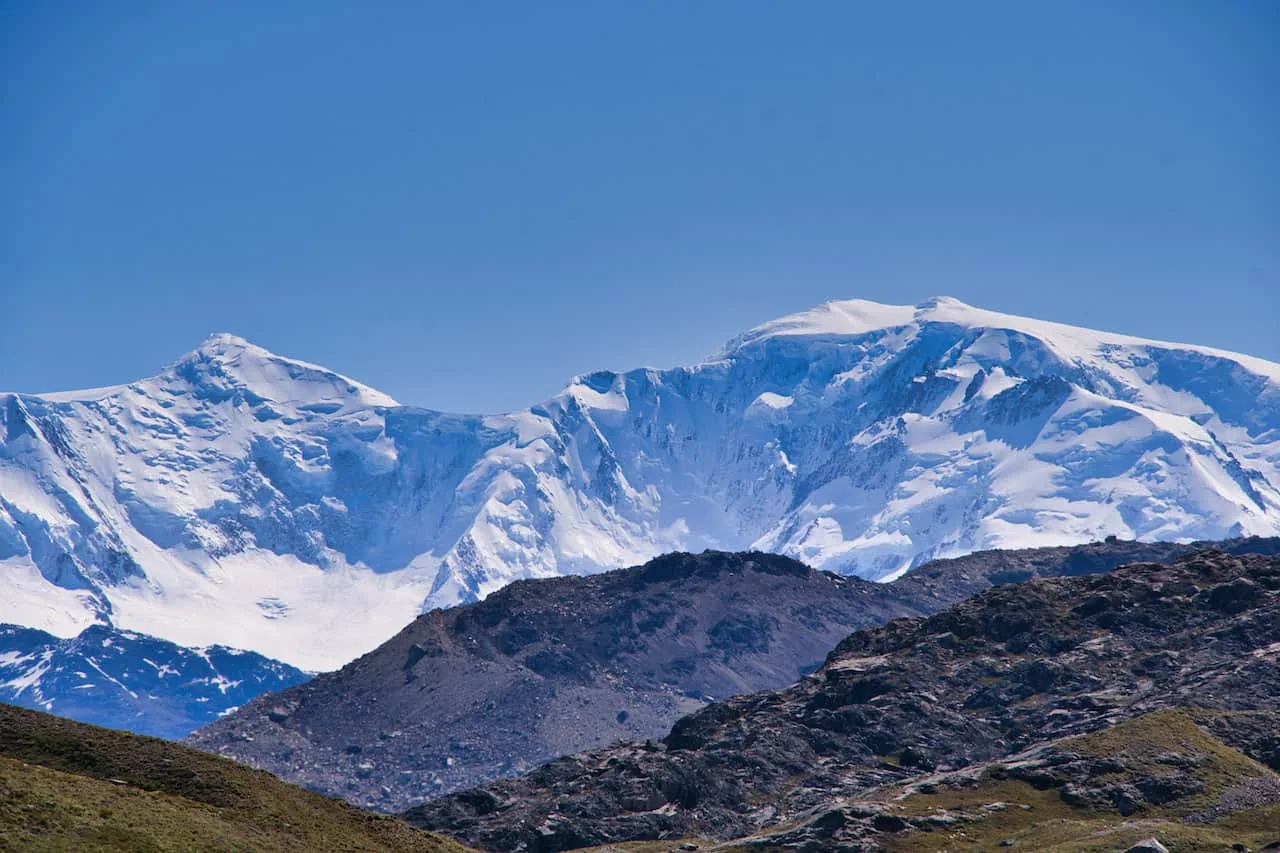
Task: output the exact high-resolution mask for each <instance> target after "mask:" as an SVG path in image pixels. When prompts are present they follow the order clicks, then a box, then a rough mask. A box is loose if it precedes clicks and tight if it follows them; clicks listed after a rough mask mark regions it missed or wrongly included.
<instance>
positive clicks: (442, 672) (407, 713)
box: [191, 538, 1280, 810]
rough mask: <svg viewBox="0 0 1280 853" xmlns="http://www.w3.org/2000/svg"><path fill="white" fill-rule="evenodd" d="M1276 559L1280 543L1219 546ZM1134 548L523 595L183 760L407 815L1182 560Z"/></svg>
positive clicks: (363, 661) (627, 578)
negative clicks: (856, 661) (989, 600)
mask: <svg viewBox="0 0 1280 853" xmlns="http://www.w3.org/2000/svg"><path fill="white" fill-rule="evenodd" d="M1214 546H1215V547H1217V548H1220V549H1224V550H1230V551H1235V552H1245V551H1249V552H1269V553H1280V539H1257V538H1254V539H1239V540H1229V541H1226V542H1219V543H1214ZM1194 550H1195V546H1191V545H1179V544H1172V543H1160V542H1156V543H1140V542H1129V541H1122V540H1111V541H1107V542H1098V543H1093V544H1091V545H1081V546H1073V547H1063V548H1035V549H1026V550H1020V551H987V552H980V553H977V554H971V555H968V556H965V557H962V558H958V559H955V560H938V561H935V562H933V563H929V564H926V565H925V566H922V567H920V568H918V569H916V570H914V571H912V572H910V573H908V574H907V575H906V576H904V577H903V578H901V579H899V580H898V581H895V582H893V583H890V584H874V583H868V582H866V581H862V580H859V579H857V578H841V577H838V576H835V575H831V574H828V573H825V572H818V571H814V570H813V569H810V568H807V567H806V566H804V565H802V564H800V563H798V562H796V561H794V560H790V559H788V558H786V557H780V556H776V555H767V554H727V553H720V552H707V553H704V554H700V555H690V554H671V555H668V556H665V557H660V558H658V559H656V560H653V561H651V562H649V563H646V564H645V565H643V566H638V567H634V568H630V569H623V570H619V571H615V572H609V573H606V574H603V575H596V576H592V577H576V578H552V579H545V580H535V581H520V582H517V583H515V584H512V585H511V586H510V587H508V588H507V589H505V590H502V591H501V592H498V593H495V594H494V595H492V596H490V597H489V598H488V599H486V600H485V601H484V602H481V603H477V604H472V605H466V606H463V607H459V608H455V609H451V610H446V611H437V612H433V613H430V614H427V615H424V616H422V617H420V618H418V619H417V620H415V621H414V622H413V623H411V624H410V625H409V626H408V627H406V628H405V629H404V630H403V631H401V632H400V633H399V634H398V635H397V636H396V637H395V638H393V639H392V640H390V641H389V642H387V643H386V644H384V645H383V646H381V647H380V648H378V649H377V650H375V651H374V652H371V653H370V654H368V655H365V656H364V657H362V658H360V659H359V660H357V661H355V662H353V663H352V664H350V665H348V666H346V667H343V668H342V669H341V670H339V671H338V672H335V673H330V674H326V675H322V676H320V677H318V678H316V679H314V680H312V681H311V682H309V683H307V684H305V685H302V686H300V687H296V688H293V689H290V690H286V691H283V692H281V693H276V694H269V695H266V696H262V697H260V698H259V699H257V700H255V701H253V702H251V703H249V704H247V705H245V706H244V707H243V708H241V709H240V710H239V711H237V712H236V713H234V714H232V715H230V716H228V717H226V718H224V719H222V720H219V721H217V722H216V723H213V724H211V725H210V726H208V727H207V728H205V729H203V730H201V731H200V732H198V733H196V734H195V735H194V736H193V737H192V738H191V743H193V744H194V745H196V746H200V747H202V748H205V749H209V750H211V751H214V752H217V753H219V754H221V755H225V756H228V757H232V758H236V759H238V760H241V761H245V762H247V763H249V764H252V765H254V766H256V767H261V768H264V769H267V770H270V771H272V772H273V773H276V774H277V775H279V776H281V777H282V778H284V779H287V780H289V781H291V782H295V783H297V784H302V785H305V786H307V787H311V788H314V789H316V790H320V791H323V792H325V793H329V794H333V795H335V796H343V797H346V798H347V799H349V800H351V801H352V802H354V803H357V804H359V805H364V806H368V807H372V808H378V809H383V810H393V809H401V808H406V807H408V806H410V805H414V804H417V803H419V802H421V801H423V800H425V799H428V798H431V797H436V796H440V795H442V794H445V793H449V792H450V791H454V790H460V789H462V788H467V787H470V786H473V785H477V784H480V783H482V782H486V781H489V780H491V779H495V778H500V777H503V776H512V775H516V774H518V773H520V772H523V771H524V770H528V769H531V768H532V767H534V766H536V765H537V764H540V763H542V762H544V761H549V760H551V759H553V758H558V757H559V756H561V755H567V754H569V753H573V752H579V751H581V750H584V749H591V748H594V747H598V746H603V745H605V744H608V743H611V742H614V741H618V740H637V739H639V740H643V739H658V738H661V737H663V736H665V735H666V734H667V732H668V730H669V729H670V727H671V725H672V724H673V723H674V722H675V721H676V720H677V719H679V718H680V717H681V716H683V715H684V714H687V713H689V712H691V711H693V710H696V709H697V708H699V707H701V706H702V705H704V704H705V703H707V702H710V701H712V700H713V699H722V698H726V697H728V696H731V695H734V694H738V693H749V692H753V691H757V690H765V689H773V688H778V687H783V686H785V685H787V684H790V683H791V682H793V681H794V680H795V679H796V678H798V677H800V676H801V675H804V674H805V673H807V672H811V671H812V670H813V669H814V668H816V667H817V666H818V665H819V664H820V663H821V661H822V660H823V659H824V658H825V657H826V655H827V654H828V653H829V652H830V650H831V649H832V648H833V647H834V646H835V645H836V644H837V643H838V642H840V641H841V640H843V639H844V638H845V637H846V636H847V635H848V634H849V633H850V632H851V631H853V630H855V629H858V628H864V627H870V626H873V625H879V624H882V623H884V622H886V621H888V620H889V619H891V618H894V617H897V616H904V615H921V614H926V613H932V612H934V611H936V610H939V609H941V608H943V607H945V606H948V605H950V604H952V603H954V602H956V601H958V600H960V599H961V598H964V597H967V596H969V595H971V594H973V593H974V592H977V591H979V590H983V589H987V588H988V587H991V586H993V585H999V584H1007V583H1013V582H1017V581H1023V580H1027V579H1029V578H1034V577H1052V576H1057V575H1063V574H1069V575H1078V574H1089V573H1095V572H1103V571H1107V570H1109V569H1112V568H1114V567H1115V566H1117V565H1120V564H1121V563H1126V562H1133V561H1139V560H1142V561H1151V562H1171V561H1173V560H1174V559H1176V558H1178V557H1179V556H1183V555H1186V554H1188V553H1191V552H1192V551H1194Z"/></svg>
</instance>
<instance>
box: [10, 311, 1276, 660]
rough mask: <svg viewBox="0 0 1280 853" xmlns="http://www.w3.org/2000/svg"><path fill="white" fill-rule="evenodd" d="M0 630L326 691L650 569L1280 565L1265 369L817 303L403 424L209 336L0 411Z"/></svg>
mask: <svg viewBox="0 0 1280 853" xmlns="http://www.w3.org/2000/svg"><path fill="white" fill-rule="evenodd" d="M0 418H2V422H0V583H3V585H4V588H5V590H6V595H5V597H4V600H3V601H0V622H9V623H15V624H19V625H25V626H30V627H33V628H39V629H41V630H45V631H49V632H52V633H54V634H57V635H60V636H71V635H74V634H75V633H77V632H78V631H80V630H81V629H83V628H84V627H85V626H87V625H90V624H93V623H109V624H110V625H112V626H113V627H115V628H117V629H122V630H129V631H138V632H143V633H146V634H151V635H155V636H158V637H162V638H164V639H167V640H172V641H174V642H177V643H179V644H181V645H186V646H207V645H212V644H219V643H220V644H225V645H231V646H238V647H245V648H250V649H253V650H255V651H258V652H261V653H263V654H266V655H269V656H271V657H274V658H278V659H280V660H284V661H288V662H289V663H292V664H294V665H297V666H300V667H303V668H306V669H326V668H332V667H335V666H338V665H340V664H342V663H344V662H346V661H347V660H350V659H351V658H352V657H354V656H356V655H357V654H359V653H361V652H363V651H366V650H368V649H370V648H372V647H373V646H375V645H377V644H378V643H379V642H381V641H382V640H384V639H386V638H387V637H389V636H391V635H392V634H393V633H395V631H396V630H398V629H399V628H400V627H402V626H403V624H404V623H406V622H407V621H409V620H410V619H411V618H412V617H413V616H414V615H416V614H417V613H418V612H419V611H420V610H421V609H423V608H429V607H435V606H442V605H450V604H455V603H458V602H461V601H468V600H472V599H475V598H477V597H482V596H484V595H486V594H488V593H490V592H492V591H493V590H495V589H497V588H499V587H501V586H502V585H504V584H506V583H508V582H509V581H511V580H514V579H516V578H524V577H542V576H548V575H556V574H566V573H582V572H595V571H600V570H603V569H609V568H614V567H617V566H622V565H628V564H634V563H639V562H641V561H643V560H645V559H647V558H649V557H652V556H654V555H656V554H658V553H661V552H664V551H670V550H677V549H678V550H701V549H703V548H707V547H716V548H724V549H742V548H748V547H752V548H759V549H763V550H769V551H777V552H780V553H784V554H788V555H791V556H795V557H798V558H799V559H801V560H804V561H806V562H808V563H810V564H812V565H814V566H817V567H819V568H824V569H830V570H834V571H839V572H846V573H855V574H858V575H861V576H864V577H868V578H875V579H882V580H883V579H891V578H893V577H896V576H897V575H899V574H901V573H902V572H904V571H906V570H907V569H909V568H911V567H912V566H914V565H918V564H919V563H921V562H923V561H925V560H927V559H930V558H933V557H942V556H951V555H958V554H962V553H965V552H968V551H972V550H976V549H982V548H994V547H1023V546H1031V545H1048V544H1071V543H1078V542H1083V541H1087V540H1093V539H1099V538H1102V537H1104V536H1107V535H1110V534H1116V535H1119V536H1122V537H1135V538H1142V539H1181V540H1186V539H1198V538H1223V537H1229V536H1235V535H1248V534H1259V535H1277V534H1280V365H1277V364H1274V363H1271V362H1267V361H1264V360H1261V359H1257V358H1251V357H1248V356H1243V355H1237V354H1234V353H1229V352H1224V351H1220V350H1213V349H1208V348H1205V347H1197V346H1188V345H1182V344H1172V343H1163V342H1158V341H1149V340H1142V339H1139V338H1132V337H1127V336H1123V335H1116V334H1109V333H1103V332H1094V331H1089V330H1087V329H1081V328H1076V327H1072V326H1065V325H1060V324H1056V323H1048V322H1043V321H1039V320H1030V319H1025V318H1020V317H1014V316H1009V315H1005V314H998V313H994V312H990V311H984V310H981V309H978V308H973V307H971V306H968V305H965V304H963V303H961V302H959V301H958V300H955V299H950V298H937V299H931V300H928V301H926V302H923V303H921V304H920V305H917V306H897V305H879V304H876V303H872V302H864V301H860V300H849V301H838V302H830V303H826V304H825V305H822V306H819V307H817V308H815V309H813V310H811V311H807V312H803V313H800V314H795V315H792V316H789V317H783V318H781V319H778V320H774V321H772V322H769V323H765V324H764V325H761V326H759V327H757V328H755V329H752V330H750V331H748V332H746V333H745V334H743V335H741V336H739V337H738V338H736V339H735V340H733V341H731V342H730V343H729V344H728V345H727V346H726V348H725V349H724V350H723V351H722V352H721V353H720V354H718V355H717V356H716V357H714V358H713V359H711V360H709V361H707V362H705V363H702V364H699V365H696V366H693V367H688V368H675V369H671V370H635V371H631V372H628V373H622V374H616V373H611V372H597V373H591V374H587V375H584V376H580V377H577V378H576V379H574V380H573V381H572V382H571V383H570V384H569V385H568V386H567V387H566V388H565V389H564V390H563V391H562V392H561V393H560V394H559V395H557V396H556V397H555V398H553V399H551V400H549V401H547V402H545V403H543V404H541V405H537V406H533V407H531V408H530V409H528V410H526V411H521V412H514V413H510V414H504V415H495V416H471V415H450V414H443V413H440V412H434V411H429V410H423V409H414V408H408V407H403V406H399V405H397V404H396V402H395V401H394V400H392V399H391V398H390V397H388V396H386V395H385V394H382V393H380V392H378V391H375V390H374V389H372V388H369V387H367V386H364V385H361V384H360V383H358V382H356V381H354V380H351V379H348V378H346V377H344V376H342V375H340V374H337V373H334V372H332V371H329V370H327V369H325V368H323V367H320V366H317V365H313V364H307V363H305V362H301V361H296V360H292V359H288V358H283V357H281V356H277V355H274V354H272V353H270V352H268V351H266V350H263V349H261V348H259V347H256V346H253V345H252V344H250V343H248V342H246V341H243V340H241V339H239V338H236V337H234V336H230V335H215V336H213V337H211V338H209V339H208V340H207V341H205V343H204V344H202V345H201V346H200V347H199V348H198V349H197V350H195V351H194V352H192V353H190V354H188V355H187V356H185V357H183V358H182V359H180V360H179V361H177V362H176V363H174V364H173V365H171V366H170V367H168V368H166V369H165V370H163V371H162V372H161V373H160V374H159V375H157V376H155V377H152V378H150V379H144V380H141V381H138V382H134V383H132V384H129V385H124V386H119V387H115V388H106V389H96V390H94V391H85V392H73V393H59V394H43V395H23V394H4V395H0Z"/></svg>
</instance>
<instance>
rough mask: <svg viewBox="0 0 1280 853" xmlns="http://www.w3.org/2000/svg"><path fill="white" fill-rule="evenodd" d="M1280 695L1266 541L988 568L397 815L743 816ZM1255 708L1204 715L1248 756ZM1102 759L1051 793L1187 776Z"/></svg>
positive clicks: (590, 832)
mask: <svg viewBox="0 0 1280 853" xmlns="http://www.w3.org/2000/svg"><path fill="white" fill-rule="evenodd" d="M1278 704H1280V558H1277V557H1274V556H1260V555H1242V556H1232V555H1228V554H1225V553H1221V552H1202V553H1198V554H1195V555H1192V556H1190V557H1186V558H1183V559H1181V560H1179V561H1178V562H1177V563H1176V564H1174V565H1173V566H1165V565H1156V564H1138V565H1131V566H1126V567H1124V568H1121V569H1118V570H1116V571H1114V572H1112V573H1110V574H1105V575H1099V576H1088V577H1064V578H1056V579H1047V580H1037V581H1032V582H1030V583H1025V584H1020V585H1013V586H1005V587H1000V588H996V589H992V590H989V591H987V592H985V593H982V594H980V595H978V596H976V597H974V598H972V599H970V600H968V601H965V602H963V603H961V604H959V605H957V606H954V607H952V608H950V609H948V610H946V611H943V612H941V613H938V614H937V615H934V616H931V617H928V618H922V619H905V620H896V621H894V622H891V623H889V624H888V625H885V626H884V627H881V628H876V629H871V630H864V631H859V632H857V633H855V634H853V635H852V636H850V637H848V638H847V639H846V640H844V641H843V642H842V643H840V645H839V646H838V647H837V648H836V649H835V651H834V652H832V654H831V655H830V657H829V658H828V659H827V661H826V663H825V665H824V666H823V667H822V668H821V669H820V670H818V671H817V672H816V673H814V674H812V675H810V676H807V677H805V678H804V679H802V680H801V681H799V682H798V683H796V684H795V685H793V686H791V687H789V688H787V689H785V690H780V691H776V692H768V693H759V694H755V695H750V696H738V697H734V698H732V699H729V700H727V701H723V702H717V703H715V704H713V705H710V706H708V707H706V708H704V709H702V710H701V711H698V712H697V713H694V714H692V715H690V716H688V717H685V718H683V719H681V720H680V721H679V722H677V723H676V725H675V726H674V728H673V729H672V731H671V732H670V734H669V735H668V736H667V737H666V738H665V739H664V740H663V741H661V742H656V743H655V742H649V743H629V744H622V745H618V746H614V747H610V748H607V749H602V750H597V751H595V752H590V753H586V754H581V755H576V756H572V757H569V758H565V759H561V760H559V761H556V762H553V763H551V764H548V765H545V766H543V767H541V768H539V769H537V770H535V771H534V772H532V773H529V774H527V775H525V776H523V777H520V778H518V779H514V780H508V781H502V782H496V783H492V784H489V785H486V786H484V787H482V788H479V789H476V790H473V791H466V792H461V793H458V794H454V795H451V796H447V797H444V798H442V799H440V800H437V801H434V802H430V803H426V804H424V805H422V806H420V807H417V808H415V809H412V810H411V811H410V812H408V816H409V818H410V819H411V820H412V821H414V822H415V823H417V824H418V825H420V826H424V827H429V828H434V829H439V830H441V831H444V832H446V833H449V834H452V835H454V836H456V837H458V838H460V839H463V840H466V841H468V842H471V843H474V844H477V845H479V846H481V847H483V848H486V849H501V850H520V849H525V850H537V851H554V850H565V849H570V848H573V847H579V846H587V845H590V844H601V843H606V842H616V841H624V840H631V839H649V838H660V837H663V838H679V837H685V836H706V837H712V838H721V839H729V838H741V837H750V836H758V835H759V834H761V833H767V832H769V831H770V830H771V828H772V829H783V828H785V827H786V826H788V825H791V824H794V823H795V822H796V821H798V820H801V819H804V818H805V816H806V815H808V816H812V815H813V814H814V813H815V812H820V811H821V810H822V809H824V808H830V807H831V806H832V805H833V804H838V803H839V802H841V801H843V800H857V799H858V798H859V797H865V796H866V795H868V793H869V792H872V791H875V790H877V789H879V788H882V787H883V786H886V785H894V784H902V783H904V782H907V781H909V780H912V779H919V778H921V777H926V776H930V775H938V774H948V773H955V772H958V771H961V770H963V769H964V768H966V767H971V766H974V765H983V764H989V763H991V762H993V761H998V760H1000V759H1001V758H1004V757H1008V756H1012V755H1014V754H1017V753H1020V752H1024V751H1026V750H1029V749H1032V748H1034V747H1036V746H1037V744H1043V743H1045V742H1047V741H1052V740H1056V739H1060V738H1064V737H1068V736H1072V735H1078V734H1082V733H1087V732H1093V731H1097V730H1101V729H1105V728H1107V727H1108V726H1113V725H1114V724H1116V723H1118V722H1120V721H1124V720H1128V719H1132V718H1136V717H1139V716H1142V715H1145V714H1149V713H1151V712H1153V711H1157V710H1160V709H1168V708H1177V707H1200V708H1208V709H1220V710H1224V711H1273V710H1274V709H1275V708H1276V707H1277V705H1278ZM1253 720H1254V721H1253V723H1244V724H1241V723H1230V724H1220V728H1221V729H1222V731H1223V733H1224V737H1229V738H1232V739H1234V740H1235V741H1236V742H1238V743H1240V744H1242V745H1244V746H1246V748H1250V749H1252V750H1254V751H1255V753H1256V754H1257V756H1258V757H1259V759H1263V760H1265V756H1266V755H1267V754H1268V752H1267V751H1268V749H1269V748H1270V747H1269V744H1270V740H1269V737H1270V733H1268V732H1266V731H1262V730H1261V729H1262V728H1263V727H1264V722H1265V721H1264V720H1263V718H1261V717H1258V718H1253ZM1206 725H1210V726H1211V725H1212V723H1206ZM1273 731H1274V730H1272V732H1273ZM1073 760H1074V759H1073ZM1090 761H1092V759H1090ZM1258 767H1261V765H1258ZM1103 769H1105V768H1103ZM1099 770H1100V768H1098V767H1095V766H1093V765H1092V764H1091V763H1089V762H1085V763H1083V764H1081V765H1079V766H1077V767H1074V768H1070V767H1068V768H1067V769H1065V770H1061V771H1060V772H1061V773H1064V774H1066V776H1067V777H1068V779H1069V781H1070V784H1071V785H1073V786H1074V787H1073V788H1071V789H1067V788H1066V787H1065V786H1066V784H1067V782H1066V781H1062V782H1061V785H1062V790H1063V792H1064V795H1061V796H1060V797H1059V800H1060V801H1063V802H1065V801H1066V800H1067V799H1069V798H1071V797H1075V798H1077V799H1078V800H1079V801H1081V802H1082V803H1084V804H1086V805H1088V804H1095V805H1100V804H1110V806H1111V807H1114V808H1117V809H1121V807H1123V806H1124V805H1125V803H1126V802H1127V800H1132V801H1133V803H1132V804H1133V805H1134V807H1135V808H1137V807H1154V806H1157V805H1158V804H1159V803H1160V802H1161V801H1164V802H1168V801H1172V800H1179V799H1180V798H1181V799H1186V798H1187V797H1188V796H1189V795H1192V794H1194V791H1192V790H1190V789H1188V790H1185V791H1184V790H1181V789H1176V790H1175V788H1176V784H1175V783H1172V782H1169V781H1168V779H1167V778H1166V775H1165V774H1155V775H1157V776H1160V778H1158V779H1157V778H1155V777H1154V776H1153V777H1152V778H1150V779H1145V780H1144V778H1141V774H1139V775H1138V776H1135V777H1134V778H1132V779H1130V780H1129V781H1128V782H1126V783H1125V784H1127V785H1129V786H1130V787H1132V788H1133V790H1132V791H1130V790H1127V789H1123V788H1122V789H1119V790H1110V789H1108V787H1107V785H1106V784H1105V783H1104V782H1102V781H1099V777H1100V776H1101V777H1105V774H1104V773H1100V772H1099ZM1259 772H1267V771H1265V769H1263V770H1260V771H1259ZM1050 775H1052V774H1050ZM1149 775H1150V774H1149ZM1076 777H1078V778H1076ZM1060 781H1061V780H1060ZM1188 784H1190V783H1188ZM1171 786H1172V787H1171ZM889 818H895V819H898V818H897V817H896V816H894V815H889V817H887V818H885V819H884V821H882V822H885V823H886V828H888V826H887V823H888V822H890V821H889ZM833 820H834V818H833ZM903 828H905V824H904V827H903ZM814 849H839V848H836V847H830V848H825V847H819V848H814ZM847 849H860V848H847Z"/></svg>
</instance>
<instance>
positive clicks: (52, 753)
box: [0, 705, 466, 853]
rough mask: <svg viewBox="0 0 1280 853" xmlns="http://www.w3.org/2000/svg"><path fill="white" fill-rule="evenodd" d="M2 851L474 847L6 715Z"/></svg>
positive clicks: (168, 749)
mask: <svg viewBox="0 0 1280 853" xmlns="http://www.w3.org/2000/svg"><path fill="white" fill-rule="evenodd" d="M0 850H4V851H10V850H12V851H24V853H26V851H66V850H76V851H96V850H118V851H128V853H146V851H167V850H175V851H177V850H182V851H198V850H208V851H215V850H216V851H273V850H280V851H285V850H326V851H330V850H332V851H338V850H342V851H361V850H367V851H414V853H464V851H465V850H466V848H464V847H462V846H461V845H458V844H456V843H454V842H452V841H446V840H443V839H440V838H438V837H437V836H434V835H431V834H429V833H426V832H421V831H419V830H416V829H413V828H412V827H410V826H408V825H407V824H405V823H403V822H401V821H400V820H398V819H396V818H391V817H385V816H381V815H374V814H370V813H368V812H364V811H361V810H360V809H357V808H355V807H353V806H350V805H347V804H346V803H343V802H341V801H339V800H333V799H329V798H328V797H323V796H320V795H319V794H314V793H311V792H310V791H304V790H302V789H301V788H295V787H294V786H292V785H287V784H285V783H284V782H281V781H280V780H278V779H276V778H275V777H274V776H271V775H270V774H268V773H265V772H262V771H258V770H252V769H249V768H246V767H243V766H241V765H239V764H236V763H234V762H232V761H228V760H226V759H222V758H218V757H216V756H212V755H207V754H205V753H202V752H199V751H197V750H194V749H191V748H189V747H185V746H181V745H179V744H175V743H170V742H168V741H162V740H157V739H154V738H149V737H141V736H138V735H132V734H128V733H125V732H118V731H112V730H110V729H102V728H98V727H96V726H89V725H85V724H83V723H76V722H73V721H71V720H65V719H62V718H59V717H53V716H50V715H48V714H42V713H39V712H37V711H29V710H26V709H22V708H16V707H13V706H11V705H0Z"/></svg>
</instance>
